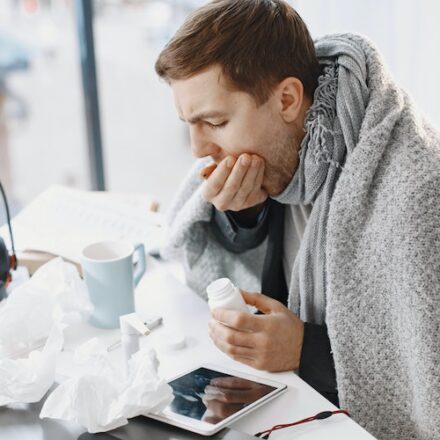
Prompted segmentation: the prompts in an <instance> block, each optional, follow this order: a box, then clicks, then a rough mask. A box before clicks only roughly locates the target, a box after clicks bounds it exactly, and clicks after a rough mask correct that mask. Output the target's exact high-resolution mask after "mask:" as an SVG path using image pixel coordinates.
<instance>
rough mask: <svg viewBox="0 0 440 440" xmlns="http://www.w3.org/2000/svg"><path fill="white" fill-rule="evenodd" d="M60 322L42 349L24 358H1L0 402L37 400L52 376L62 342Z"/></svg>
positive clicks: (0, 404) (47, 388) (44, 391)
mask: <svg viewBox="0 0 440 440" xmlns="http://www.w3.org/2000/svg"><path fill="white" fill-rule="evenodd" d="M63 342H64V338H63V326H62V325H61V324H57V325H54V326H53V327H52V330H51V332H50V335H49V337H48V338H47V341H46V343H45V345H44V348H43V350H42V351H37V350H35V351H32V352H31V353H30V354H29V356H28V357H27V358H23V359H0V406H2V405H8V404H10V403H31V402H38V401H39V400H40V399H41V398H42V397H43V396H44V395H45V394H46V392H47V391H48V390H49V388H50V387H51V386H52V384H53V383H54V380H55V366H56V357H57V355H58V353H59V352H60V351H61V348H62V346H63Z"/></svg>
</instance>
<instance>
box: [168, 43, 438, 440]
mask: <svg viewBox="0 0 440 440" xmlns="http://www.w3.org/2000/svg"><path fill="white" fill-rule="evenodd" d="M335 39H336V40H337V39H343V40H350V41H351V42H352V43H353V44H355V45H357V46H358V47H359V48H360V50H361V51H362V53H363V56H364V58H365V65H366V71H367V85H368V89H369V97H368V103H367V106H366V108H365V114H364V117H363V119H362V123H361V126H360V128H359V135H358V138H357V140H356V139H354V140H353V141H352V143H351V145H350V141H347V140H346V139H348V137H346V135H345V134H344V139H345V140H346V142H347V145H346V147H347V150H348V153H349V154H347V158H346V162H345V164H344V165H343V170H342V171H341V173H340V176H339V179H338V181H337V183H336V186H335V188H334V191H333V193H332V196H331V201H330V206H329V209H328V221H327V234H326V246H325V252H326V255H325V268H324V269H323V270H325V274H324V276H325V288H326V289H325V290H326V318H325V319H326V323H327V326H328V332H329V337H330V341H331V346H332V351H333V356H334V360H335V368H336V376H337V383H338V391H339V398H340V403H341V406H342V407H344V408H347V409H348V410H349V411H350V414H351V415H352V417H353V418H354V420H356V421H357V422H358V423H360V424H361V425H362V426H364V427H365V428H366V429H367V430H368V431H370V432H371V433H372V434H373V435H375V436H376V437H377V438H379V439H390V440H391V439H399V440H400V439H418V440H422V439H423V440H428V439H440V409H439V408H438V404H439V403H440V373H439V371H438V366H439V365H440V343H439V342H440V313H439V312H440V225H439V222H440V220H439V219H440V205H439V196H440V135H439V133H438V132H437V131H436V130H434V129H433V128H432V127H431V126H430V125H429V123H428V122H427V121H426V120H425V119H424V118H423V117H422V116H421V115H420V114H419V113H418V112H417V111H416V110H415V109H414V107H413V105H412V103H411V100H410V99H409V97H408V96H407V95H406V94H405V92H403V91H402V90H401V89H400V88H399V87H398V86H397V85H396V84H395V83H394V81H393V80H392V78H391V77H390V75H389V73H388V72H387V70H386V69H385V68H384V66H383V62H382V59H381V57H380V55H379V54H378V52H377V50H376V49H375V48H374V46H373V45H372V44H371V43H370V42H368V41H367V40H366V39H364V38H362V37H360V36H356V35H343V36H342V35H338V36H329V37H326V38H324V39H322V40H320V41H319V42H318V43H317V45H319V44H323V43H326V41H328V42H329V44H331V42H332V41H335ZM321 47H322V46H321ZM318 55H319V53H318ZM353 99H354V100H355V97H353ZM350 111H351V110H350V108H349V107H348V108H346V109H338V112H339V118H344V117H347V118H350V117H352V116H353V115H351V114H350ZM343 112H346V113H347V114H346V116H344V115H343ZM330 153H332V152H330ZM206 163H207V160H202V161H198V162H197V163H196V165H195V167H194V169H193V170H192V171H191V173H190V174H189V176H188V178H187V180H186V181H185V182H184V184H183V186H182V188H181V190H180V192H179V194H178V195H177V197H176V199H175V203H174V205H173V207H172V209H171V210H170V217H169V218H170V235H169V241H168V243H167V245H166V247H165V249H164V252H163V254H164V255H165V256H168V257H174V258H179V259H181V261H183V262H184V265H185V270H186V276H187V281H188V284H189V285H190V286H191V287H193V288H194V290H195V291H196V292H198V293H199V294H201V295H203V296H205V294H204V290H205V288H206V285H207V284H208V283H209V282H210V281H212V280H213V279H215V278H218V277H220V276H229V277H231V278H232V279H233V281H234V283H235V284H236V285H238V286H239V287H241V288H243V289H246V290H258V289H259V287H260V279H261V270H262V264H263V260H264V255H265V250H266V243H263V244H262V245H260V246H259V247H257V248H256V249H253V250H251V251H248V252H245V253H241V254H232V253H230V252H228V251H226V250H225V249H223V248H222V247H221V246H220V245H219V244H218V243H217V242H216V241H215V238H214V236H213V235H212V234H211V232H210V220H211V216H212V209H213V207H212V206H211V205H210V204H208V203H206V202H204V201H203V199H202V197H201V192H200V189H201V184H202V181H201V179H200V178H199V177H198V170H200V168H201V167H203V166H204V165H206ZM324 187H325V186H324ZM315 209H316V204H314V206H313V210H315ZM313 210H312V214H313ZM305 245H306V243H305V241H304V240H303V242H302V243H301V247H302V246H305ZM300 251H301V250H300ZM317 276H319V277H322V274H317ZM263 293H264V292H263ZM289 304H290V308H291V309H292V311H293V312H295V313H297V314H299V315H300V317H302V316H301V310H298V307H297V303H295V301H289Z"/></svg>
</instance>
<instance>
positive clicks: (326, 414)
mask: <svg viewBox="0 0 440 440" xmlns="http://www.w3.org/2000/svg"><path fill="white" fill-rule="evenodd" d="M335 414H345V415H346V416H348V417H350V414H349V413H348V411H346V410H345V409H339V410H336V411H323V412H321V413H319V414H316V415H315V416H313V417H307V418H305V419H302V420H298V421H297V422H293V423H284V424H280V425H275V426H272V428H270V429H267V430H265V431H261V432H259V433H258V434H256V435H257V436H258V437H264V438H266V439H267V438H269V436H270V435H271V434H272V432H273V431H277V430H279V429H283V428H290V427H292V426H296V425H301V424H302V423H308V422H313V421H314V420H323V419H327V418H329V417H330V416H333V415H335Z"/></svg>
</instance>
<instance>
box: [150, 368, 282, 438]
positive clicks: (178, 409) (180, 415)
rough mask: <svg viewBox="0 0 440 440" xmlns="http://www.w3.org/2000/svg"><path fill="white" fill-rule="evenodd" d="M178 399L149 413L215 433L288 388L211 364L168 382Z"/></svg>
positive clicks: (169, 421) (201, 430)
mask: <svg viewBox="0 0 440 440" xmlns="http://www.w3.org/2000/svg"><path fill="white" fill-rule="evenodd" d="M168 383H169V384H170V386H171V387H172V389H173V394H174V399H173V401H172V402H171V404H170V405H168V406H167V407H166V408H165V409H164V410H163V411H162V412H161V413H160V414H148V417H151V418H153V419H156V420H160V421H162V422H165V423H169V424H170V425H173V426H178V427H179V428H184V429H187V430H189V431H192V432H196V433H198V434H202V435H206V436H209V435H213V434H215V433H216V432H218V431H220V430H221V429H223V428H224V427H226V426H228V425H229V424H231V423H232V422H235V421H236V420H237V419H239V418H240V417H243V416H244V415H246V414H248V413H249V412H250V411H253V410H254V409H255V408H258V407H259V406H261V405H263V404H264V403H266V402H268V401H269V400H271V399H273V398H274V397H276V396H278V395H280V394H281V393H282V392H283V391H285V390H286V389H287V386H286V385H285V384H281V383H278V382H274V381H271V380H267V379H262V378H258V377H255V376H250V375H248V374H245V373H241V372H236V371H231V370H228V369H223V368H219V367H214V366H211V365H203V366H200V367H198V368H196V369H193V370H191V371H187V372H185V373H183V374H181V375H179V376H177V377H176V378H174V379H172V380H170V381H169V382H168Z"/></svg>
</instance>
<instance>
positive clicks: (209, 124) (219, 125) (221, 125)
mask: <svg viewBox="0 0 440 440" xmlns="http://www.w3.org/2000/svg"><path fill="white" fill-rule="evenodd" d="M206 124H207V125H208V127H210V128H214V129H215V128H221V127H224V126H225V125H226V124H227V121H225V122H222V123H220V124H211V123H210V122H207V123H206Z"/></svg>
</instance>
